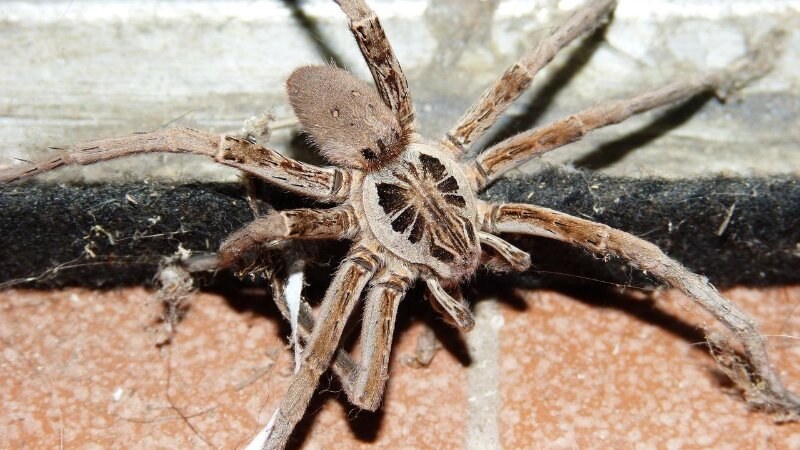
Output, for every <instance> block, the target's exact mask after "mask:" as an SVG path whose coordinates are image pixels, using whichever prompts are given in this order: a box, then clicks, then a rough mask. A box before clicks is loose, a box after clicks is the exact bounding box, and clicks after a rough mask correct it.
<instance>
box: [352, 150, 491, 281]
mask: <svg viewBox="0 0 800 450" xmlns="http://www.w3.org/2000/svg"><path fill="white" fill-rule="evenodd" d="M364 208H365V211H366V214H367V220H368V222H369V224H370V227H371V228H372V230H373V232H374V233H375V236H376V237H377V238H378V240H379V241H380V242H381V243H382V244H383V245H385V246H386V247H387V248H388V249H389V250H391V251H392V252H394V253H395V254H397V255H398V256H400V257H401V258H403V259H406V260H408V261H410V262H413V263H418V264H423V265H426V266H428V267H429V268H431V269H433V270H434V271H435V272H437V273H439V274H440V275H441V276H446V277H456V278H457V277H459V276H461V275H462V274H464V273H466V272H468V271H469V270H470V269H472V268H474V266H475V265H476V264H477V261H478V255H479V251H480V250H479V247H478V243H477V240H476V235H475V228H474V227H475V224H474V221H475V212H474V211H475V209H474V201H473V199H472V194H471V192H470V191H469V188H468V186H467V181H466V178H465V177H464V174H463V173H462V172H461V170H460V168H459V167H458V166H457V165H456V163H455V162H453V161H451V160H449V159H447V157H446V156H444V155H441V154H440V153H439V152H437V151H436V150H435V149H433V148H431V147H428V146H425V145H420V144H417V145H414V146H411V147H410V148H409V149H408V150H407V151H406V153H405V154H404V155H403V156H402V158H401V159H400V160H399V161H397V162H396V163H395V164H393V165H391V166H390V167H386V168H385V169H383V170H381V171H379V172H376V173H373V174H370V175H368V176H367V179H366V183H365V186H364Z"/></svg>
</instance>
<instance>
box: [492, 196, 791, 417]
mask: <svg viewBox="0 0 800 450" xmlns="http://www.w3.org/2000/svg"><path fill="white" fill-rule="evenodd" d="M483 215H484V225H483V228H484V230H485V231H487V232H490V233H523V234H533V235H537V236H545V237H550V238H553V239H559V240H562V241H565V242H568V243H570V244H572V245H575V246H578V247H582V248H584V249H586V250H589V251H590V252H592V253H594V254H597V255H601V256H603V257H611V256H616V257H619V258H622V259H625V260H627V261H629V262H631V263H632V264H633V265H635V266H636V267H638V268H639V269H641V270H644V271H646V272H648V273H650V274H652V275H653V276H655V277H657V278H659V279H660V280H661V281H663V282H664V283H666V284H667V285H669V286H671V287H674V288H676V289H678V290H680V291H681V292H683V293H684V294H686V295H687V296H689V297H690V298H692V299H693V300H694V301H695V302H697V304H699V305H700V306H701V307H702V308H703V309H705V310H706V311H708V312H709V313H710V314H711V315H712V316H714V318H715V319H717V320H718V321H719V322H720V323H722V324H723V325H725V326H726V327H727V328H728V329H729V330H730V332H731V333H732V334H733V335H734V336H735V337H736V339H737V340H738V341H739V342H740V343H741V344H742V348H743V349H744V354H745V356H746V358H747V361H748V363H749V366H750V370H751V377H750V378H749V379H748V381H749V382H750V383H751V384H752V385H748V386H741V387H742V388H743V389H744V390H745V392H748V393H750V395H749V396H748V397H749V398H750V399H751V400H752V401H753V403H754V404H757V406H760V407H762V408H764V409H767V410H771V411H773V412H780V413H786V414H789V415H794V416H796V415H797V414H799V413H800V397H798V396H797V395H795V394H794V393H792V392H790V391H789V390H787V389H786V388H785V387H784V386H783V384H782V383H781V381H780V378H779V377H778V374H777V373H776V372H775V370H774V369H773V368H772V366H771V365H770V362H769V358H768V357H767V350H766V347H765V346H764V341H763V338H762V336H761V334H760V333H759V331H758V328H757V327H756V324H755V322H754V321H753V319H751V318H750V317H749V316H748V315H747V314H746V313H745V312H744V311H742V310H741V309H740V308H739V307H738V306H737V305H736V304H735V303H733V302H731V301H730V300H728V299H726V298H725V297H723V296H721V295H720V294H719V293H718V292H717V290H716V289H714V287H713V286H711V284H709V282H708V280H707V279H706V278H704V277H702V276H700V275H697V274H694V273H692V272H690V271H689V270H688V269H686V268H685V267H683V266H682V265H681V264H680V263H679V262H677V261H675V260H673V259H671V258H669V257H668V256H667V255H665V254H664V253H663V252H662V251H661V249H659V248H658V247H657V246H655V245H653V244H651V243H650V242H647V241H645V240H643V239H640V238H638V237H636V236H633V235H632V234H629V233H625V232H624V231H620V230H617V229H614V228H611V227H609V226H607V225H603V224H600V223H596V222H592V221H589V220H585V219H580V218H577V217H573V216H570V215H568V214H564V213H561V212H558V211H554V210H551V209H547V208H543V207H540V206H534V205H526V204H503V205H491V204H486V205H484V207H483ZM734 381H737V380H734ZM752 394H756V395H752Z"/></svg>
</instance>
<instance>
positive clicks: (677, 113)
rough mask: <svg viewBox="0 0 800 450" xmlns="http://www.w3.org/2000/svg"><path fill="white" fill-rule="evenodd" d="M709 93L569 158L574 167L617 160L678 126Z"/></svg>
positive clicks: (602, 165)
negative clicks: (581, 154) (616, 137)
mask: <svg viewBox="0 0 800 450" xmlns="http://www.w3.org/2000/svg"><path fill="white" fill-rule="evenodd" d="M713 97H714V95H713V94H711V93H705V94H698V95H696V96H694V97H692V98H690V99H688V100H686V101H684V102H682V103H679V104H678V105H677V106H673V107H671V108H668V109H667V110H666V111H664V112H662V113H661V114H659V116H658V117H657V118H656V119H655V120H652V121H651V122H650V123H648V124H646V125H645V126H644V127H642V128H640V129H639V130H637V131H635V132H634V133H630V134H626V135H625V136H623V137H621V138H619V139H615V140H613V141H611V142H607V143H605V144H602V145H600V146H598V147H597V148H596V149H594V150H592V151H591V152H590V153H588V154H586V155H584V156H583V157H581V158H578V159H577V160H575V161H573V163H572V164H573V165H574V166H575V167H576V168H584V169H592V170H597V169H602V168H605V167H608V166H611V165H612V164H614V163H616V162H618V161H620V160H621V159H623V158H624V157H625V156H626V155H628V154H629V153H631V152H633V151H634V150H636V149H638V148H642V147H645V146H646V145H647V144H649V143H651V142H653V141H655V140H656V139H658V138H660V137H661V136H664V135H666V134H667V133H669V132H670V131H672V130H674V129H676V128H678V127H680V126H681V125H683V124H684V123H686V122H687V121H689V119H691V118H692V117H694V116H695V114H697V113H698V111H700V110H701V109H702V108H703V106H705V104H706V103H708V101H709V100H711V99H712V98H713Z"/></svg>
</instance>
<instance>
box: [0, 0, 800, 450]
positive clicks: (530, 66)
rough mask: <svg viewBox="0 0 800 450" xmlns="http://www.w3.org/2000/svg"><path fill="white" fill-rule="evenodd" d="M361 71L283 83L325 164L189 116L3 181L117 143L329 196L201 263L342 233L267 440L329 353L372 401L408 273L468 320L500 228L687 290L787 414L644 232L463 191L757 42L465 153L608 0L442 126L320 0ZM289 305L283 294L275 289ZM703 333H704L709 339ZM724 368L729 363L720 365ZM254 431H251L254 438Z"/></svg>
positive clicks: (759, 346)
mask: <svg viewBox="0 0 800 450" xmlns="http://www.w3.org/2000/svg"><path fill="white" fill-rule="evenodd" d="M335 1H336V3H337V4H338V5H339V6H340V7H341V9H342V11H343V12H344V14H345V15H346V16H347V18H348V19H349V24H350V29H351V31H352V33H353V35H354V37H355V40H356V42H357V44H358V46H359V48H360V50H361V53H362V54H363V56H364V58H365V60H366V63H367V65H368V67H369V69H370V71H371V73H372V77H373V80H374V82H375V86H374V87H373V86H371V85H370V84H368V83H367V82H364V81H362V80H359V79H357V78H356V77H354V76H353V75H351V74H350V73H349V72H347V71H345V70H343V69H340V68H336V67H332V66H313V65H312V66H304V67H300V68H298V69H296V70H295V71H294V72H293V73H292V74H291V76H290V77H289V78H288V80H287V82H286V87H287V91H288V95H289V100H290V103H291V106H292V108H293V110H294V112H295V114H296V116H297V118H298V119H299V123H300V125H301V128H302V130H303V132H305V133H306V134H307V136H308V137H309V138H310V140H311V141H313V143H314V144H316V146H317V147H318V148H319V150H320V151H321V153H322V155H323V156H324V157H325V158H326V159H327V160H328V161H330V162H331V163H333V164H334V166H333V167H317V166H314V165H310V164H307V163H303V162H299V161H295V160H292V159H289V158H287V157H284V156H282V155H281V154H279V153H277V152H275V151H273V150H271V149H269V148H265V147H263V146H261V145H259V144H257V143H255V142H252V141H250V140H248V139H244V138H238V137H233V136H227V135H216V134H213V133H209V132H204V131H198V130H194V129H189V128H170V129H160V130H156V131H152V132H146V133H138V134H134V135H131V136H126V137H121V138H112V139H102V140H95V141H89V142H86V143H81V144H76V145H73V146H71V147H68V148H64V149H59V150H60V151H59V153H58V154H57V155H56V156H53V157H51V158H49V159H44V160H42V161H39V162H35V163H32V164H30V165H27V166H22V167H18V168H9V169H5V170H3V171H0V182H5V183H8V182H13V181H16V180H19V179H22V178H27V177H31V176H34V175H37V174H40V173H43V172H47V171H50V170H53V169H56V168H58V167H61V166H64V165H70V164H82V165H86V164H93V163H96V162H100V161H105V160H109V159H114V158H119V157H123V156H128V155H135V154H142V153H150V152H174V153H191V154H198V155H205V156H207V157H210V158H212V159H214V160H215V161H217V162H218V163H220V164H223V165H227V166H230V167H234V168H237V169H239V170H241V171H243V172H245V173H247V174H249V175H251V176H254V177H257V178H259V179H262V180H264V181H266V182H268V183H271V184H273V185H275V186H277V187H279V188H282V189H284V190H286V191H289V192H292V193H295V194H298V195H301V196H304V197H307V198H309V199H312V200H314V201H316V202H319V203H321V204H326V205H328V207H319V208H312V209H294V210H283V211H271V212H269V213H268V214H266V215H264V216H261V217H258V218H256V219H255V220H254V221H253V222H252V223H250V224H249V225H247V226H246V227H244V228H243V229H241V230H239V231H237V232H235V233H233V234H232V235H231V236H229V237H228V238H227V239H226V240H225V241H224V242H223V243H222V244H221V246H220V249H219V251H218V254H217V257H216V260H215V263H214V265H215V267H217V268H233V267H236V266H237V265H239V264H240V263H241V261H242V260H243V259H244V258H245V257H246V256H247V255H248V254H250V253H253V252H256V253H258V252H261V251H264V248H265V247H271V246H272V245H273V244H275V243H276V242H283V241H287V240H296V239H347V240H350V241H352V247H351V248H350V250H349V252H348V253H347V255H346V256H345V258H344V260H343V261H342V262H341V264H340V266H339V267H338V269H337V270H336V273H335V275H334V277H333V280H332V282H331V284H330V286H329V288H328V289H327V292H326V293H325V295H324V298H323V301H322V304H321V306H320V311H319V313H318V316H317V318H316V319H315V318H314V317H313V316H312V313H311V308H310V306H309V305H308V304H307V303H304V302H302V303H301V304H300V310H299V330H298V332H299V336H300V341H301V343H302V346H303V353H302V360H301V362H300V364H299V367H298V368H297V370H296V373H295V374H294V376H293V379H292V381H291V384H290V386H289V388H288V391H287V392H286V394H285V395H284V397H283V399H282V401H281V403H280V406H279V408H278V410H277V411H276V414H275V415H274V416H273V420H272V423H271V425H270V426H269V428H268V430H267V432H266V433H265V434H264V435H263V436H262V437H263V438H264V442H263V448H269V449H272V448H282V447H284V446H285V445H286V443H287V441H288V439H289V437H290V435H291V433H292V431H293V430H294V427H295V425H296V424H297V423H298V421H299V420H300V419H301V418H302V417H303V415H304V413H305V411H306V408H307V406H308V404H309V401H310V399H311V397H312V395H313V393H314V391H315V388H316V386H317V383H318V380H319V378H320V376H321V375H322V373H323V372H325V371H326V370H328V368H329V367H330V368H332V370H333V372H334V373H335V374H336V375H337V376H338V377H339V379H340V380H341V384H342V386H343V389H344V391H345V393H346V394H347V397H348V399H349V400H350V402H352V403H353V404H354V405H355V406H357V407H359V408H362V409H366V410H375V409H377V408H378V407H379V405H380V402H381V398H382V396H383V392H384V388H385V384H386V381H387V379H388V362H389V354H390V351H391V347H392V338H393V331H394V327H395V319H396V314H397V309H398V305H399V303H400V301H401V300H402V299H403V297H404V295H405V294H406V292H407V291H408V290H409V289H410V288H411V287H412V286H413V285H414V284H415V282H417V281H421V282H424V284H425V285H426V286H427V294H428V296H429V298H430V300H431V303H432V305H433V306H434V307H435V308H436V309H438V310H440V312H441V313H442V314H443V315H444V317H445V318H446V319H447V320H449V321H451V322H452V323H453V324H454V325H455V326H456V327H457V328H458V329H460V330H462V331H464V332H466V331H469V330H470V329H471V328H472V327H473V325H474V319H473V315H472V313H471V311H470V308H469V306H468V305H467V303H466V302H465V300H464V299H463V297H462V295H461V293H460V288H459V285H460V284H462V283H464V282H466V281H467V280H468V279H469V278H470V277H471V276H472V275H473V274H474V273H475V272H476V270H478V268H480V267H486V268H488V269H490V270H494V271H500V272H505V271H524V270H526V269H527V268H529V266H530V264H531V261H530V256H529V255H528V254H527V253H525V252H523V251H522V250H520V249H518V248H516V247H514V246H513V245H512V244H510V243H508V242H506V241H505V240H503V239H502V238H501V237H499V236H498V235H499V234H503V233H520V234H528V235H536V236H541V237H544V238H551V239H557V240H561V241H564V242H566V243H569V244H572V245H575V246H577V247H580V248H583V249H585V250H587V251H589V252H591V253H593V254H595V255H598V256H600V257H602V258H604V259H605V258H610V257H618V258H622V259H625V260H627V261H629V262H630V263H631V264H632V265H634V266H636V267H638V268H639V269H641V270H643V271H646V272H648V273H650V274H651V275H653V276H654V277H656V278H658V279H660V280H661V281H663V282H664V283H665V284H667V285H669V286H671V287H674V288H676V289H678V290H680V291H682V292H683V293H685V294H686V295H688V296H689V297H690V298H692V299H693V300H695V301H696V302H697V303H698V304H699V305H700V306H701V307H703V308H704V309H706V310H707V311H708V312H710V313H711V314H712V315H713V316H714V317H715V318H716V319H717V320H719V321H720V322H721V323H722V324H724V325H725V326H726V327H727V328H728V329H729V330H730V332H731V333H732V335H733V336H735V337H736V338H737V340H738V341H739V343H740V344H741V348H742V351H743V354H744V357H745V358H746V360H747V361H746V362H747V364H748V365H747V366H746V367H747V372H746V374H745V375H744V376H741V375H740V376H739V377H734V378H736V381H737V382H740V383H741V384H743V385H744V386H742V387H743V388H745V389H746V391H747V392H748V394H749V400H750V401H751V402H752V403H753V404H754V405H755V406H759V407H761V408H764V409H767V410H770V411H773V412H780V413H783V414H785V415H787V416H791V417H794V415H795V414H797V413H798V412H800V397H798V396H796V395H795V394H793V393H791V392H789V391H788V390H787V389H785V388H784V386H783V385H782V383H781V381H780V379H779V378H778V376H777V374H776V373H775V371H774V370H773V369H772V367H771V366H770V363H769V360H768V357H767V352H766V349H765V347H764V343H763V341H762V338H761V335H760V334H759V332H758V330H757V328H756V326H755V324H754V322H753V320H752V319H751V318H750V317H749V316H748V315H747V314H746V313H744V312H743V311H742V310H740V309H739V308H738V307H737V306H736V305H735V304H733V303H732V302H730V301H729V300H727V299H725V298H724V297H722V296H720V295H719V294H718V293H717V291H716V290H715V289H714V288H713V287H712V286H711V285H710V284H709V283H708V281H707V280H706V279H705V278H703V277H701V276H699V275H696V274H694V273H692V272H690V271H689V270H687V269H686V268H684V267H683V266H682V265H681V264H680V263H678V262H676V261H674V260H672V259H670V258H669V257H667V256H666V255H665V254H664V253H663V252H662V251H661V250H660V249H659V248H657V247H656V246H655V245H653V244H650V243H648V242H647V241H645V240H642V239H640V238H638V237H636V236H633V235H631V234H628V233H625V232H623V231H620V230H617V229H613V228H610V227H608V226H606V225H603V224H599V223H595V222H592V221H590V220H586V219H582V218H577V217H573V216H570V215H567V214H564V213H561V212H558V211H554V210H551V209H547V208H543V207H539V206H536V205H531V204H494V203H489V202H486V201H483V200H481V199H480V198H479V197H478V196H477V195H478V194H479V193H480V192H481V191H482V190H483V189H485V188H486V187H487V186H489V185H490V184H491V183H493V182H494V181H495V180H497V179H498V178H500V177H501V176H503V175H504V174H505V173H506V172H508V171H509V170H511V169H513V168H515V167H517V166H519V165H521V164H523V163H525V162H527V161H529V160H531V159H532V158H535V157H537V156H539V155H541V154H543V153H545V152H548V151H551V150H554V149H556V148H559V147H562V146H564V145H566V144H569V143H571V142H575V141H577V140H579V139H581V138H582V137H583V136H584V135H586V134H587V133H589V132H591V131H592V130H595V129H597V128H600V127H604V126H607V125H611V124H615V123H618V122H621V121H623V120H625V119H626V118H628V117H630V116H632V115H635V114H638V113H641V112H644V111H647V110H650V109H653V108H656V107H659V106H663V105H666V104H669V103H673V102H677V101H680V100H684V99H687V98H689V97H691V96H693V95H696V94H698V93H701V92H705V91H717V92H723V93H724V92H726V91H728V90H731V89H733V88H735V87H737V86H739V85H741V84H744V83H746V82H747V81H749V80H751V79H754V78H756V77H758V76H760V75H761V74H763V73H764V72H765V70H767V69H768V66H769V63H768V61H767V60H768V51H766V50H765V48H764V47H766V45H762V46H761V48H758V46H757V48H756V49H754V50H753V51H751V52H750V53H748V54H747V55H745V56H744V57H742V58H741V59H739V60H737V61H735V62H733V63H732V64H731V65H730V66H729V67H727V68H725V69H723V70H719V71H714V72H709V73H705V74H700V75H695V76H693V77H691V78H687V79H685V80H678V81H675V82H673V83H671V84H669V85H667V86H664V87H661V88H658V89H654V90H651V91H648V92H645V93H642V94H639V95H636V96H633V97H630V98H627V99H623V100H612V101H606V102H602V103H599V104H597V105H595V106H592V107H590V108H588V109H586V110H583V111H580V112H578V113H576V114H573V115H571V116H569V117H567V118H565V119H561V120H558V121H555V122H553V123H551V124H549V125H545V126H543V127H540V128H537V129H533V130H530V131H526V132H522V133H520V134H518V135H516V136H513V137H511V138H508V139H505V140H503V141H501V142H499V143H497V144H494V145H492V146H491V147H489V148H487V149H484V150H483V151H482V152H480V153H479V154H477V156H474V157H473V156H472V153H471V151H470V150H471V147H472V146H473V144H474V143H475V142H476V140H477V139H478V138H480V137H481V136H482V135H483V134H484V133H485V132H486V131H487V130H488V129H489V128H490V127H491V126H492V125H493V124H494V123H495V122H496V121H497V119H498V118H499V117H500V116H501V114H502V113H503V112H504V111H505V109H506V108H507V107H508V106H509V105H510V104H511V103H512V102H514V101H515V100H516V99H517V98H518V97H519V96H520V95H521V94H522V93H523V92H524V91H525V90H526V89H527V88H528V86H530V84H531V83H532V80H533V78H534V76H535V75H536V73H537V72H538V71H540V70H541V69H542V68H543V67H544V66H545V65H546V64H547V63H548V62H549V61H550V60H552V58H553V57H554V56H555V55H556V53H557V52H558V51H559V50H560V49H562V48H563V47H565V46H566V45H567V44H569V43H570V42H571V41H573V40H575V39H576V38H578V37H580V36H581V35H584V34H586V33H588V32H589V31H591V30H592V29H593V28H594V27H596V26H597V25H598V24H600V23H602V22H603V21H604V20H605V19H606V18H607V16H608V15H609V14H610V13H611V11H612V10H613V8H614V5H615V1H613V0H598V1H593V2H589V3H587V4H586V5H584V6H582V7H580V8H579V9H577V10H576V11H575V12H574V13H573V14H572V16H571V17H570V18H569V19H567V21H566V22H565V23H564V24H563V25H561V26H560V27H558V28H557V29H555V30H554V31H553V32H552V33H551V34H550V35H549V36H548V37H547V38H545V39H544V40H542V41H541V42H540V43H539V44H538V45H537V46H536V47H535V48H534V49H533V50H532V51H530V52H529V53H527V54H526V55H524V56H523V57H522V58H521V59H520V60H518V61H517V62H516V63H514V64H513V65H512V66H511V67H509V68H508V69H507V70H506V71H505V73H503V74H502V75H501V76H500V78H498V79H497V81H495V82H494V84H492V85H491V86H490V87H489V88H488V89H487V90H486V91H485V92H484V93H483V94H482V95H481V97H480V98H479V99H478V100H477V102H476V103H475V104H474V105H473V106H472V107H471V108H470V109H469V110H468V111H467V112H466V113H465V114H464V115H463V116H462V117H461V118H460V119H459V120H458V121H457V123H456V124H455V125H454V126H453V127H452V128H451V129H450V130H449V131H448V132H447V133H446V134H445V135H444V136H443V137H441V138H439V139H437V140H431V139H429V138H426V137H423V136H421V135H420V134H419V133H417V132H416V131H415V130H416V129H417V124H416V120H415V114H414V108H413V106H412V102H411V95H410V93H409V89H408V84H407V81H406V78H405V76H404V74H403V71H402V70H401V68H400V64H399V62H398V61H397V59H396V57H395V55H394V53H393V51H392V48H391V46H390V44H389V41H388V39H387V37H386V35H385V33H384V31H383V29H382V27H381V25H380V22H379V20H378V17H377V16H376V15H375V14H374V12H373V11H372V10H371V9H370V8H369V7H368V6H367V5H366V3H365V2H364V1H363V0H335ZM275 298H276V301H277V302H278V304H279V309H280V310H281V312H282V313H283V314H284V315H287V316H288V314H289V312H288V310H287V305H286V304H285V303H284V302H285V299H284V296H283V295H281V294H280V293H277V295H275ZM362 298H363V308H364V312H363V325H362V327H363V328H362V331H361V336H362V337H361V341H362V347H363V350H362V352H361V358H360V360H359V361H358V362H356V361H354V360H353V359H352V357H351V356H350V354H349V353H347V352H346V351H345V350H341V349H339V348H338V345H339V342H340V340H341V338H342V334H343V332H344V328H345V324H346V322H347V320H348V318H349V317H350V315H351V313H352V312H353V311H354V309H355V307H356V305H358V304H359V303H360V302H361V301H362ZM717 342H718V341H717ZM728 373H731V370H730V368H729V371H728ZM259 445H261V444H259Z"/></svg>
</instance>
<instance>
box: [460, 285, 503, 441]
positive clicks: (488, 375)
mask: <svg viewBox="0 0 800 450" xmlns="http://www.w3.org/2000/svg"><path fill="white" fill-rule="evenodd" d="M503 322H504V320H503V315H502V314H501V312H500V308H499V306H498V305H497V302H496V301H494V300H483V301H481V302H479V303H477V304H476V305H475V328H474V329H473V330H472V331H471V332H469V333H468V334H467V336H466V338H467V346H468V348H469V354H470V357H471V358H472V364H471V365H470V367H469V368H468V369H467V405H468V413H467V425H466V426H467V429H466V439H465V444H464V446H465V447H466V448H467V449H475V450H491V449H500V448H501V445H500V428H499V426H498V417H499V415H500V366H499V359H500V357H499V351H500V329H501V328H502V327H503Z"/></svg>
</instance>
